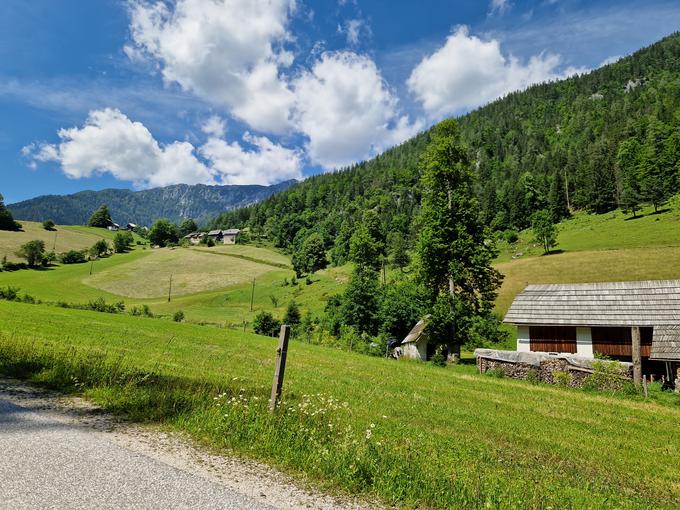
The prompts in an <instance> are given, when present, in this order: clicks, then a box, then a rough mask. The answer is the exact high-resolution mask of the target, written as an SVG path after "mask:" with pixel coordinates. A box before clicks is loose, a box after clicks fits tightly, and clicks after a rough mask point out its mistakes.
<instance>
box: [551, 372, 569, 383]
mask: <svg viewBox="0 0 680 510" xmlns="http://www.w3.org/2000/svg"><path fill="white" fill-rule="evenodd" d="M552 377H553V381H555V384H557V385H558V386H570V385H571V380H572V377H571V374H570V373H569V372H567V371H566V370H555V371H554V372H553V373H552Z"/></svg>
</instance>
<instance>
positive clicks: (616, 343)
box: [591, 327, 653, 358]
mask: <svg viewBox="0 0 680 510" xmlns="http://www.w3.org/2000/svg"><path fill="white" fill-rule="evenodd" d="M591 334H592V338H593V352H594V353H597V354H603V355H605V356H611V357H613V358H630V357H631V356H632V354H633V353H632V347H633V345H632V343H633V337H632V331H631V328H629V327H598V328H592V329H591ZM652 336H653V328H640V353H641V355H642V356H643V357H649V355H650V354H651V351H652Z"/></svg>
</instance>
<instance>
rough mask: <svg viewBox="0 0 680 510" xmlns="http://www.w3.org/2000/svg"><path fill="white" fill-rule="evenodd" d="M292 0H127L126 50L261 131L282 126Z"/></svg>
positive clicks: (287, 104) (288, 100) (287, 98)
mask: <svg viewBox="0 0 680 510" xmlns="http://www.w3.org/2000/svg"><path fill="white" fill-rule="evenodd" d="M294 9H295V0H177V2H176V4H175V5H174V6H173V8H172V9H171V8H169V7H168V5H167V4H165V3H163V2H160V1H158V2H155V3H153V2H149V1H147V0H131V3H130V18H131V22H130V32H131V35H132V41H133V44H132V45H131V46H128V47H127V48H126V53H127V54H128V56H130V57H131V58H132V59H139V58H140V57H141V56H147V57H149V58H152V59H153V60H155V61H157V62H158V64H159V66H160V69H161V72H162V75H163V78H164V79H165V81H166V82H168V83H177V84H179V86H180V87H182V89H184V90H186V91H190V92H192V93H195V94H197V95H198V96H200V97H202V98H204V99H207V100H209V101H211V102H217V103H219V104H221V105H223V106H225V107H227V108H228V109H229V110H230V111H231V113H232V114H233V115H235V116H236V117H238V118H240V119H242V120H243V121H245V122H247V123H248V124H249V125H250V126H252V127H253V128H255V129H258V130H261V131H268V132H274V133H281V132H284V131H285V130H286V129H287V128H288V127H289V117H290V108H291V106H292V103H293V97H292V94H291V92H290V90H289V88H288V86H287V84H286V82H285V80H283V79H282V78H281V76H280V74H279V66H283V67H285V66H287V65H290V64H291V63H292V54H291V53H290V52H288V51H286V50H285V49H284V48H283V44H284V43H285V42H286V41H288V40H289V39H290V38H291V36H290V34H289V33H288V31H287V23H288V18H289V14H290V12H291V11H293V10H294Z"/></svg>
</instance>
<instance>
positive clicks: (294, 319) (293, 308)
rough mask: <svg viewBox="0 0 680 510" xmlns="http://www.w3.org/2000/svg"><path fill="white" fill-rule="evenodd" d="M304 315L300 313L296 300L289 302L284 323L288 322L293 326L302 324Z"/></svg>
mask: <svg viewBox="0 0 680 510" xmlns="http://www.w3.org/2000/svg"><path fill="white" fill-rule="evenodd" d="M301 318H302V316H301V314H300V308H299V307H298V304H297V303H296V302H295V301H291V302H290V303H288V308H287V309H286V314H285V315H284V316H283V323H284V324H288V325H289V326H291V327H295V326H297V325H298V324H300V320H301Z"/></svg>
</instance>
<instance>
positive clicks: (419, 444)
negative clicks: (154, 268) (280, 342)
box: [0, 302, 680, 509]
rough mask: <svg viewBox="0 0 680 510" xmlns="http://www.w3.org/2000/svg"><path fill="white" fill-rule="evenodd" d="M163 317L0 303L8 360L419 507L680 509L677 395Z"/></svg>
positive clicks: (9, 370) (105, 400) (4, 359)
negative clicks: (496, 373)
mask: <svg viewBox="0 0 680 510" xmlns="http://www.w3.org/2000/svg"><path fill="white" fill-rule="evenodd" d="M275 348H276V345H275V341H274V340H272V339H268V338H265V337H260V336H256V335H251V334H248V333H241V332H238V331H234V330H229V329H220V328H214V327H202V326H197V325H191V324H177V323H173V322H171V321H168V320H162V319H146V318H139V317H131V316H127V315H112V314H106V313H97V312H87V311H80V310H69V309H61V308H56V307H52V306H47V305H29V304H19V303H9V302H0V372H2V373H3V374H5V375H13V376H20V377H24V378H30V379H33V380H35V381H39V382H43V383H46V384H49V385H52V386H55V387H58V388H61V389H66V390H74V391H75V390H76V389H77V390H78V391H80V392H82V393H84V395H85V396H86V397H89V398H92V399H94V400H95V401H97V402H98V403H100V404H101V405H103V406H104V407H105V408H107V409H108V410H110V411H113V412H116V413H120V414H123V415H126V416H128V417H129V418H131V419H134V420H141V421H147V422H151V423H157V424H162V425H163V426H165V427H167V428H169V429H172V430H177V431H182V432H187V433H189V434H190V435H191V436H192V437H194V438H195V439H196V440H198V441H200V442H202V443H205V444H206V445H210V446H211V447H214V448H217V449H221V450H224V451H229V452H231V453H234V454H238V455H244V456H247V457H252V458H257V459H261V460H265V461H267V462H270V463H272V464H274V465H276V466H278V467H280V468H281V469H284V470H286V471H287V472H290V473H292V474H294V475H300V476H304V477H305V479H306V480H307V481H310V480H313V481H315V482H316V483H317V484H319V485H321V486H323V487H325V488H336V489H340V490H345V491H348V492H352V493H357V494H361V495H365V496H367V497H377V498H380V499H381V500H383V501H385V502H387V503H390V504H396V505H398V506H403V507H409V508H414V507H418V508H541V509H545V508H669V509H670V508H677V506H676V505H677V501H678V500H679V499H680V464H678V458H680V404H679V402H678V398H677V397H673V395H670V396H666V397H665V399H662V400H659V401H656V402H653V401H644V400H642V399H641V397H614V396H607V395H604V394H594V393H588V392H584V391H579V390H570V389H562V388H558V387H552V386H547V385H542V384H539V385H530V384H529V383H526V382H522V381H515V380H509V379H499V378H494V377H489V376H482V375H477V374H476V373H475V367H474V366H456V367H448V368H445V369H442V368H438V367H434V366H432V365H429V364H419V363H412V362H397V361H393V360H386V359H381V358H371V357H368V356H362V355H357V354H352V353H347V352H343V351H338V350H333V349H328V348H323V347H317V346H313V345H307V344H304V343H301V342H297V341H293V342H292V344H291V346H290V348H289V351H288V356H289V357H288V364H287V371H286V381H285V388H284V396H283V407H282V410H281V411H280V412H279V413H277V414H276V415H275V416H270V415H269V414H268V413H267V411H266V401H267V398H268V395H269V391H270V384H271V377H272V373H273V365H274V356H275Z"/></svg>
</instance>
